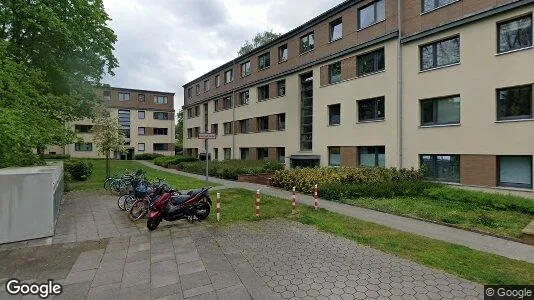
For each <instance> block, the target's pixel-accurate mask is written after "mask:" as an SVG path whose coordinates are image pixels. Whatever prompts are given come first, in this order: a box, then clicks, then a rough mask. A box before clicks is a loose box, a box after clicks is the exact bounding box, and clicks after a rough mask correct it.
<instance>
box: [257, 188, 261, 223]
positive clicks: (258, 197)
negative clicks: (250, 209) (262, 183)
mask: <svg viewBox="0 0 534 300" xmlns="http://www.w3.org/2000/svg"><path fill="white" fill-rule="evenodd" d="M256 217H257V218H259V217H260V190H256Z"/></svg>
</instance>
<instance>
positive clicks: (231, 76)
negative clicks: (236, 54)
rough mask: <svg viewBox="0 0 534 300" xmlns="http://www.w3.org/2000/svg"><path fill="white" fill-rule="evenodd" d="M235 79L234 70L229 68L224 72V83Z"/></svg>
mask: <svg viewBox="0 0 534 300" xmlns="http://www.w3.org/2000/svg"><path fill="white" fill-rule="evenodd" d="M232 81H234V71H233V70H228V71H226V72H224V83H225V84H226V83H230V82H232Z"/></svg>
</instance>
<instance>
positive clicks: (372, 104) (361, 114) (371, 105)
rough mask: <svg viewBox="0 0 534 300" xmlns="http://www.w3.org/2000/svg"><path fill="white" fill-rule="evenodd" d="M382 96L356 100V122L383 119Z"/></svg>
mask: <svg viewBox="0 0 534 300" xmlns="http://www.w3.org/2000/svg"><path fill="white" fill-rule="evenodd" d="M384 114H385V113H384V97H378V98H372V99H366V100H360V101H358V122H366V121H379V120H384Z"/></svg>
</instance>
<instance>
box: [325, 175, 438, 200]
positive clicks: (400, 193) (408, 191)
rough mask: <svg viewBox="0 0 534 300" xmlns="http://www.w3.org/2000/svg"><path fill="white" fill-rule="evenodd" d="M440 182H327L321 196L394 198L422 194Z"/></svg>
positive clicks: (326, 197) (335, 198) (332, 197)
mask: <svg viewBox="0 0 534 300" xmlns="http://www.w3.org/2000/svg"><path fill="white" fill-rule="evenodd" d="M437 186H438V184H436V183H432V182H427V181H422V180H398V181H383V182H373V183H369V182H362V183H327V184H325V185H323V186H321V187H320V189H319V190H320V192H319V194H320V197H321V198H325V199H327V200H332V201H339V200H342V199H357V198H394V197H416V196H421V195H422V194H423V193H424V192H425V191H426V190H427V189H429V188H433V187H437Z"/></svg>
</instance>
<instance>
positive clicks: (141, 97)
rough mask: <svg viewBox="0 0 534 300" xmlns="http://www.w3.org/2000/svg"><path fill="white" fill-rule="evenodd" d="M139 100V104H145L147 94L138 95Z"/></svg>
mask: <svg viewBox="0 0 534 300" xmlns="http://www.w3.org/2000/svg"><path fill="white" fill-rule="evenodd" d="M137 100H138V101H139V102H145V94H138V95H137Z"/></svg>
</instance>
